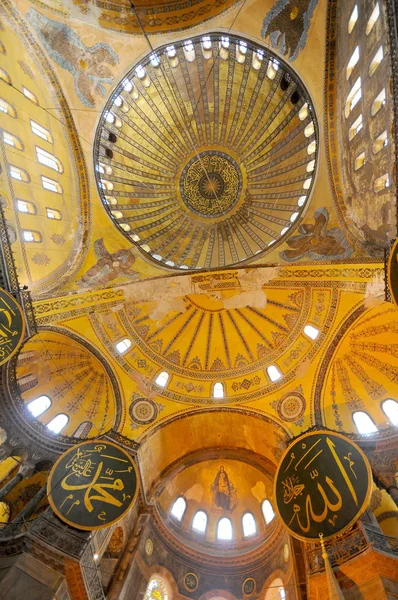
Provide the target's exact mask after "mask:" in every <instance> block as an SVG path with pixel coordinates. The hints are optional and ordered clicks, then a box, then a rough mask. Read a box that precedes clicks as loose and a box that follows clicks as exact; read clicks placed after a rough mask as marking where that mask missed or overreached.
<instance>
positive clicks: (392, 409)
mask: <svg viewBox="0 0 398 600" xmlns="http://www.w3.org/2000/svg"><path fill="white" fill-rule="evenodd" d="M381 408H382V409H383V412H384V414H385V415H386V417H387V418H388V420H389V421H390V423H391V424H392V425H397V426H398V402H397V401H396V400H393V399H392V398H387V400H384V402H382V403H381Z"/></svg>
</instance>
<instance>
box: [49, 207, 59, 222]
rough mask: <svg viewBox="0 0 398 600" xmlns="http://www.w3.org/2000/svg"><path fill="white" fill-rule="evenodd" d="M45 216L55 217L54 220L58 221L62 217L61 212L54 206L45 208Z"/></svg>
mask: <svg viewBox="0 0 398 600" xmlns="http://www.w3.org/2000/svg"><path fill="white" fill-rule="evenodd" d="M46 212H47V218H48V219H55V220H56V221H60V220H61V219H62V214H61V213H60V211H59V210H57V209H56V208H46Z"/></svg>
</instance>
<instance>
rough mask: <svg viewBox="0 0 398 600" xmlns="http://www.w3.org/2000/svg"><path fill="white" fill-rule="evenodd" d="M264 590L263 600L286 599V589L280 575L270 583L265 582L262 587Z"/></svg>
mask: <svg viewBox="0 0 398 600" xmlns="http://www.w3.org/2000/svg"><path fill="white" fill-rule="evenodd" d="M263 590H264V592H265V593H264V596H263V598H264V600H285V599H286V591H285V587H284V584H283V581H282V579H281V578H280V577H276V578H275V579H273V580H272V581H271V582H270V583H267V582H266V585H265V586H264V588H263Z"/></svg>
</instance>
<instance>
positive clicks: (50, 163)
mask: <svg viewBox="0 0 398 600" xmlns="http://www.w3.org/2000/svg"><path fill="white" fill-rule="evenodd" d="M36 155H37V160H38V161H39V163H40V164H42V165H45V166H46V167H49V168H50V169H54V171H58V173H63V171H64V168H63V166H62V163H61V161H60V160H58V158H57V157H56V156H54V154H50V152H46V150H43V148H39V147H38V146H36Z"/></svg>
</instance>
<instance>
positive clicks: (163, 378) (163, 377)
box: [155, 371, 170, 387]
mask: <svg viewBox="0 0 398 600" xmlns="http://www.w3.org/2000/svg"><path fill="white" fill-rule="evenodd" d="M169 377H170V375H169V374H168V373H167V371H162V372H161V373H159V375H158V376H157V377H156V379H155V383H156V384H157V385H160V387H166V384H167V382H168V380H169Z"/></svg>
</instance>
